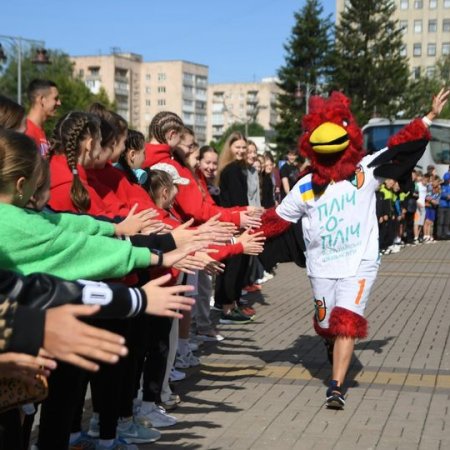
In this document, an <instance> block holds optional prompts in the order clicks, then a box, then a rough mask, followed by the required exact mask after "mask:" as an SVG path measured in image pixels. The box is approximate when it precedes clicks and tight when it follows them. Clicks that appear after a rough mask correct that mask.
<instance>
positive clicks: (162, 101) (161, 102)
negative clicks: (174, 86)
mask: <svg viewBox="0 0 450 450" xmlns="http://www.w3.org/2000/svg"><path fill="white" fill-rule="evenodd" d="M158 106H166V100H165V99H164V98H160V99H159V100H158Z"/></svg>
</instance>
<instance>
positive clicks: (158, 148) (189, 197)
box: [142, 111, 261, 228]
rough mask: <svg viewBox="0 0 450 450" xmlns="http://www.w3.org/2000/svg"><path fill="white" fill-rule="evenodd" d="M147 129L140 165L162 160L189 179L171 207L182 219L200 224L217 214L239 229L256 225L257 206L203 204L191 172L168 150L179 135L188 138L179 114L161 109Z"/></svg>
mask: <svg viewBox="0 0 450 450" xmlns="http://www.w3.org/2000/svg"><path fill="white" fill-rule="evenodd" d="M149 132H150V142H149V143H148V144H147V145H146V148H145V161H144V164H143V165H142V167H143V168H144V169H146V168H148V167H151V166H153V165H155V164H157V163H160V162H164V163H167V164H170V165H172V166H174V167H175V169H176V170H177V171H178V173H179V174H180V176H181V177H183V178H187V179H188V180H189V181H192V182H190V183H189V184H187V185H186V186H180V188H179V190H178V194H177V196H176V198H175V202H174V209H175V210H176V212H177V213H178V214H179V216H180V217H181V218H182V219H184V220H187V219H190V218H191V217H192V218H194V220H195V222H196V223H203V222H206V221H207V220H208V219H210V218H211V217H213V216H215V215H217V214H218V213H220V217H219V220H220V221H222V222H232V223H234V224H235V225H237V226H240V227H241V228H247V227H258V226H260V224H261V222H260V220H259V216H260V214H261V211H260V210H259V209H258V208H254V207H245V208H222V207H220V206H217V205H215V204H210V203H207V202H206V201H205V199H204V197H203V195H202V192H201V191H200V189H199V187H198V185H197V183H196V182H195V180H194V178H193V175H192V172H191V171H190V170H189V169H188V168H186V167H183V166H181V164H179V163H178V162H177V161H175V160H174V159H173V157H172V149H174V148H175V147H176V146H178V145H179V144H180V142H181V139H182V138H183V139H185V140H189V139H191V138H189V135H191V133H192V132H189V130H188V131H186V129H185V127H184V124H183V121H182V120H181V119H180V117H178V116H177V115H176V114H175V113H172V112H169V111H161V112H159V113H158V114H156V116H155V117H154V118H153V120H152V121H151V123H150V128H149ZM191 136H192V135H191ZM193 141H194V139H193V137H192V142H193ZM187 145H189V144H187Z"/></svg>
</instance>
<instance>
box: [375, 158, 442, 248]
mask: <svg viewBox="0 0 450 450" xmlns="http://www.w3.org/2000/svg"><path fill="white" fill-rule="evenodd" d="M449 182H450V172H449V171H447V172H446V173H445V174H444V176H443V178H441V177H439V176H438V175H437V174H436V169H435V167H434V166H432V165H430V166H428V167H427V171H426V173H423V172H422V171H421V170H419V169H414V170H413V171H412V173H411V182H408V183H406V184H405V185H403V186H400V184H399V183H398V182H397V181H395V180H393V179H386V180H385V181H384V183H383V184H382V185H381V186H380V188H379V190H378V192H377V193H376V196H377V217H378V224H379V231H380V241H379V242H380V254H382V255H386V254H390V253H398V252H399V251H400V250H401V249H402V248H403V247H405V246H410V245H419V244H422V243H424V244H431V243H434V242H435V241H436V240H446V239H449V238H450V220H449V211H450V210H449V207H450V203H449V202H450V188H449Z"/></svg>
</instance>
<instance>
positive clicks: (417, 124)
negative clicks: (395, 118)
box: [388, 119, 431, 148]
mask: <svg viewBox="0 0 450 450" xmlns="http://www.w3.org/2000/svg"><path fill="white" fill-rule="evenodd" d="M422 139H425V140H427V141H429V140H430V139H431V134H430V130H429V129H428V127H427V126H426V125H425V124H424V123H423V120H422V119H414V120H413V121H412V122H410V123H408V125H406V126H404V127H403V128H402V129H401V130H400V131H399V132H398V133H397V134H394V136H392V137H391V138H390V139H389V141H388V147H389V148H392V147H395V146H397V145H400V144H404V143H406V142H411V141H419V140H422Z"/></svg>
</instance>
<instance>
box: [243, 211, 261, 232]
mask: <svg viewBox="0 0 450 450" xmlns="http://www.w3.org/2000/svg"><path fill="white" fill-rule="evenodd" d="M239 217H240V225H241V228H259V227H260V226H261V225H262V222H261V218H260V217H253V216H251V215H249V214H248V213H247V211H242V212H240V213H239Z"/></svg>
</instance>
